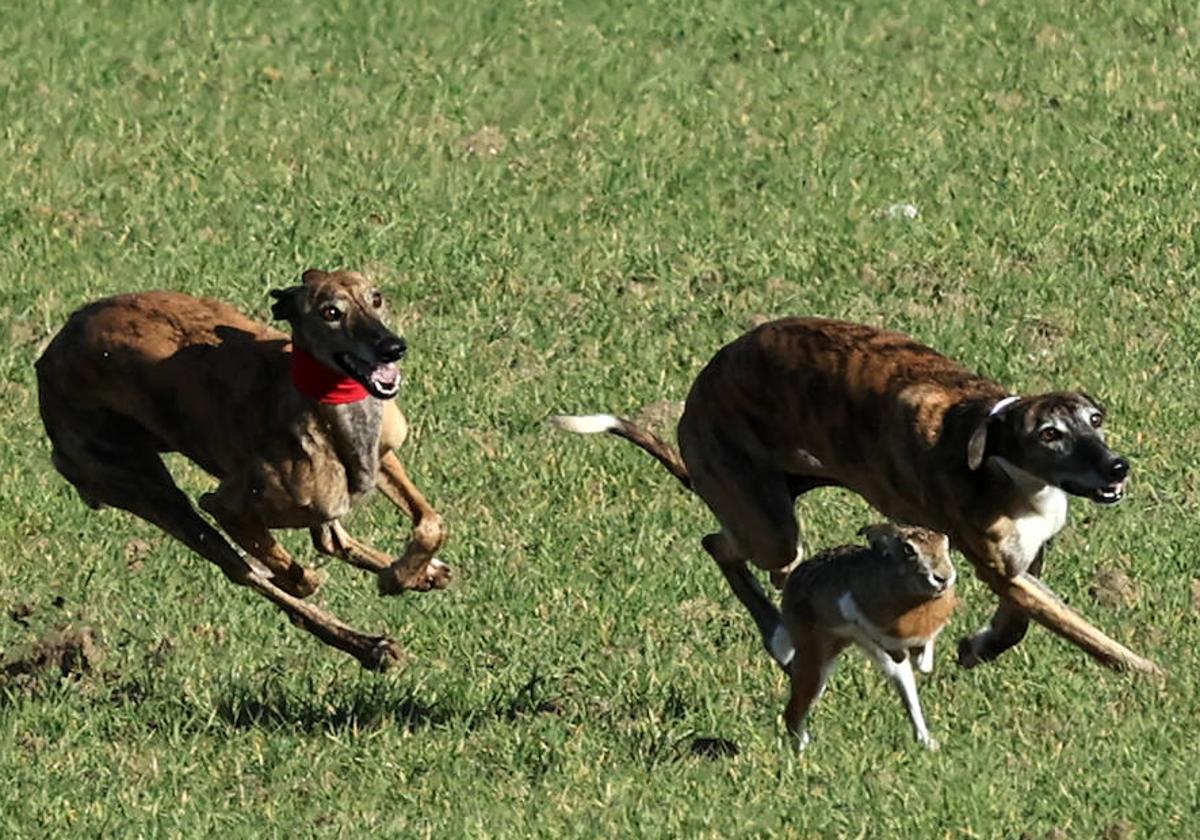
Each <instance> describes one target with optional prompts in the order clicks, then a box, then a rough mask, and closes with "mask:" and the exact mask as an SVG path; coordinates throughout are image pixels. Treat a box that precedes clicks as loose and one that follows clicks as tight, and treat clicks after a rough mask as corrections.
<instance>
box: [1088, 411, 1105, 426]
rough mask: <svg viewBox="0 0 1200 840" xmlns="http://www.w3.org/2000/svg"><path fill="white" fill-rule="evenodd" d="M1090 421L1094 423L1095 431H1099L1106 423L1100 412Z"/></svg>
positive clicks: (1090, 418)
mask: <svg viewBox="0 0 1200 840" xmlns="http://www.w3.org/2000/svg"><path fill="white" fill-rule="evenodd" d="M1088 419H1089V420H1091V421H1092V428H1093V429H1099V428H1100V426H1101V424H1102V423H1104V415H1103V414H1101V413H1100V412H1098V411H1097V412H1096V413H1095V414H1093V415H1092V416H1091V417H1089V418H1088Z"/></svg>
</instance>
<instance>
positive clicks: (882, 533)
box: [858, 522, 898, 555]
mask: <svg viewBox="0 0 1200 840" xmlns="http://www.w3.org/2000/svg"><path fill="white" fill-rule="evenodd" d="M858 534H859V536H861V537H866V538H867V545H869V546H871V550H872V551H874V552H875V553H876V554H888V555H890V554H894V553H895V552H896V548H897V542H898V539H897V537H896V528H895V526H893V525H890V524H888V523H887V522H880V523H876V524H875V525H864V526H863V527H862V528H859V529H858Z"/></svg>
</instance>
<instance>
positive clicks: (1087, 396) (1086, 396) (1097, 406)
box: [1076, 391, 1107, 414]
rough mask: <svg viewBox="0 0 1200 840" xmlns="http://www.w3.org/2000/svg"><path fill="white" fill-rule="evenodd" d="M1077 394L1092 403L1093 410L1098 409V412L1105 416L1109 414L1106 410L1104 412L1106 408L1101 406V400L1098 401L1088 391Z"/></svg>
mask: <svg viewBox="0 0 1200 840" xmlns="http://www.w3.org/2000/svg"><path fill="white" fill-rule="evenodd" d="M1076 393H1078V394H1079V396H1081V397H1083V398H1084V399H1085V400H1087V401H1088V402H1090V403H1091V404H1092V408H1094V409H1096V410H1097V411H1099V412H1100V413H1101V414H1105V413H1107V412H1105V410H1104V406H1102V405H1101V404H1100V400H1098V399H1096V398H1095V397H1093V396H1092V395H1091V394H1089V393H1087V392H1086V391H1077V392H1076Z"/></svg>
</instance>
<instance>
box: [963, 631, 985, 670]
mask: <svg viewBox="0 0 1200 840" xmlns="http://www.w3.org/2000/svg"><path fill="white" fill-rule="evenodd" d="M982 664H983V658H982V657H981V656H980V655H979V645H978V639H977V638H976V637H975V636H964V637H963V638H961V639H959V640H958V665H959V667H960V668H974V667H975V666H976V665H982Z"/></svg>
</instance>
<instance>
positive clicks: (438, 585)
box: [425, 557, 454, 589]
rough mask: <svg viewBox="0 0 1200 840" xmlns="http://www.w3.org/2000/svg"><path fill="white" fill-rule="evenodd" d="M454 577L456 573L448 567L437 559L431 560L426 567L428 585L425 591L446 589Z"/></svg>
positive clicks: (432, 558)
mask: <svg viewBox="0 0 1200 840" xmlns="http://www.w3.org/2000/svg"><path fill="white" fill-rule="evenodd" d="M453 577H454V573H453V571H451V569H450V567H449V566H448V565H446V564H445V563H443V562H442V561H441V560H439V559H438V558H436V557H431V558H429V562H428V563H427V564H426V565H425V580H426V583H427V584H428V585H427V586H426V587H425V589H445V588H446V587H447V586H449V585H450V580H451V579H452V578H453Z"/></svg>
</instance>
